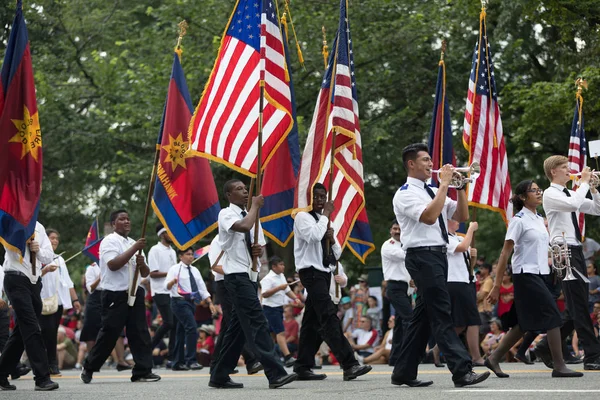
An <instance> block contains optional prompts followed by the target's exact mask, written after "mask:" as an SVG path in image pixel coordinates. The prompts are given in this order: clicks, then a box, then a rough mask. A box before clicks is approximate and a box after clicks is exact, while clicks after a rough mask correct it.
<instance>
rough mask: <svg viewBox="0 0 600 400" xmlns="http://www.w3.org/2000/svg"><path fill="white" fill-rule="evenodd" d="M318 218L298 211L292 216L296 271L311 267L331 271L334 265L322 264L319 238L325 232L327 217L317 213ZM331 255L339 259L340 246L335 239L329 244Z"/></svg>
mask: <svg viewBox="0 0 600 400" xmlns="http://www.w3.org/2000/svg"><path fill="white" fill-rule="evenodd" d="M317 215H318V217H319V220H318V221H317V220H315V218H314V217H313V216H312V215H311V214H310V213H307V212H304V211H302V212H299V213H298V214H296V217H295V218H294V258H295V260H296V271H300V270H301V269H305V268H310V267H313V268H315V269H317V270H319V271H323V272H331V271H332V270H333V269H334V268H335V265H333V266H330V268H325V267H324V266H323V246H322V244H321V240H322V239H323V237H324V236H325V233H327V223H328V222H329V219H328V218H327V217H326V216H324V215H319V214H317ZM331 249H332V251H333V255H334V256H335V258H336V259H339V258H340V256H341V255H342V248H341V247H340V245H339V243H338V242H337V240H336V241H335V243H334V244H333V245H332V246H331Z"/></svg>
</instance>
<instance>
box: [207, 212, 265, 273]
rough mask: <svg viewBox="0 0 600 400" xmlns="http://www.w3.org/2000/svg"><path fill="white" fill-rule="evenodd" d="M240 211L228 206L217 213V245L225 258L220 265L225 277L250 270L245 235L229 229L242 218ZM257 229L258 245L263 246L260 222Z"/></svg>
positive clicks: (251, 235)
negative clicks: (223, 251) (223, 252)
mask: <svg viewBox="0 0 600 400" xmlns="http://www.w3.org/2000/svg"><path fill="white" fill-rule="evenodd" d="M242 211H244V210H242V209H241V208H240V207H238V206H236V205H235V204H230V205H229V207H227V208H223V209H222V210H221V211H220V212H219V244H220V245H221V249H223V250H225V255H226V256H227V260H225V261H226V262H225V263H224V264H222V265H223V271H224V272H225V275H228V274H235V273H244V272H246V273H247V272H248V271H250V269H251V268H252V256H251V255H250V252H249V251H248V247H247V246H246V241H245V239H244V238H245V233H244V232H236V231H234V230H232V229H231V227H232V226H233V224H235V223H236V222H238V221H241V220H242V219H243V218H244V217H242ZM258 228H259V229H258V244H260V245H261V246H264V245H265V244H266V242H265V236H264V234H263V230H262V225H261V224H260V222H259V224H258ZM250 240H251V241H253V240H254V226H253V227H252V229H251V230H250ZM256 262H257V270H258V271H260V260H257V261H256Z"/></svg>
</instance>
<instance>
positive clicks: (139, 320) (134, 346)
mask: <svg viewBox="0 0 600 400" xmlns="http://www.w3.org/2000/svg"><path fill="white" fill-rule="evenodd" d="M128 297H129V296H128V293H127V291H119V292H113V291H111V290H106V289H104V290H103V291H102V329H100V332H99V333H98V337H97V338H96V344H94V347H92V349H91V350H90V351H89V354H88V356H87V358H86V359H85V361H84V362H83V368H85V369H86V370H88V371H92V372H96V371H100V368H101V367H102V365H104V362H105V361H106V359H107V358H108V356H109V355H110V353H111V352H112V350H113V348H114V347H115V344H116V343H117V339H119V337H120V336H121V332H122V331H123V328H125V333H126V335H127V341H128V343H129V348H130V349H131V354H132V355H133V361H134V362H135V366H134V367H133V376H145V375H147V374H148V373H150V372H152V347H150V333H149V332H148V323H147V322H146V305H145V304H144V290H142V289H140V288H138V291H137V295H136V299H135V304H134V305H133V307H129V305H128V304H127V299H128ZM28 354H29V352H28Z"/></svg>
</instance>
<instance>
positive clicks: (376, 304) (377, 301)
mask: <svg viewBox="0 0 600 400" xmlns="http://www.w3.org/2000/svg"><path fill="white" fill-rule="evenodd" d="M369 298H370V299H373V300H375V307H378V306H379V300H377V297H375V296H369Z"/></svg>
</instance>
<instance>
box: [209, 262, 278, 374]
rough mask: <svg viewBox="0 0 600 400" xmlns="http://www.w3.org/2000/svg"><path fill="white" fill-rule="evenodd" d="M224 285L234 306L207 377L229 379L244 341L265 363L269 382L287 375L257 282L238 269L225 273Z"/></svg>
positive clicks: (262, 362)
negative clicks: (216, 356) (260, 298)
mask: <svg viewBox="0 0 600 400" xmlns="http://www.w3.org/2000/svg"><path fill="white" fill-rule="evenodd" d="M225 287H226V288H227V293H228V294H229V297H230V299H231V302H232V303H233V308H232V310H231V318H230V319H229V326H228V327H227V332H225V337H224V338H223V344H222V347H221V354H220V356H219V358H218V360H217V361H216V363H215V365H214V367H213V369H212V371H211V377H210V380H211V381H212V382H215V383H217V384H222V383H225V382H228V381H229V374H230V373H231V371H233V370H234V368H235V366H236V365H237V362H238V359H239V358H240V354H241V352H242V348H243V347H244V343H247V344H248V346H249V347H250V350H251V351H252V353H254V354H255V355H256V356H257V357H258V359H259V361H260V362H261V364H262V365H263V366H264V367H265V375H266V376H267V379H268V380H269V382H270V383H272V382H274V381H275V380H277V379H279V378H281V377H282V376H285V375H287V373H286V372H285V369H284V368H283V365H282V364H281V361H279V357H277V355H276V353H275V348H274V346H273V339H272V338H271V334H270V333H269V324H268V322H267V318H266V317H265V314H264V313H263V310H262V307H261V305H260V302H259V301H258V295H257V290H258V284H257V283H256V282H252V281H250V279H249V278H248V274H247V273H238V274H228V275H225Z"/></svg>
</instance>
